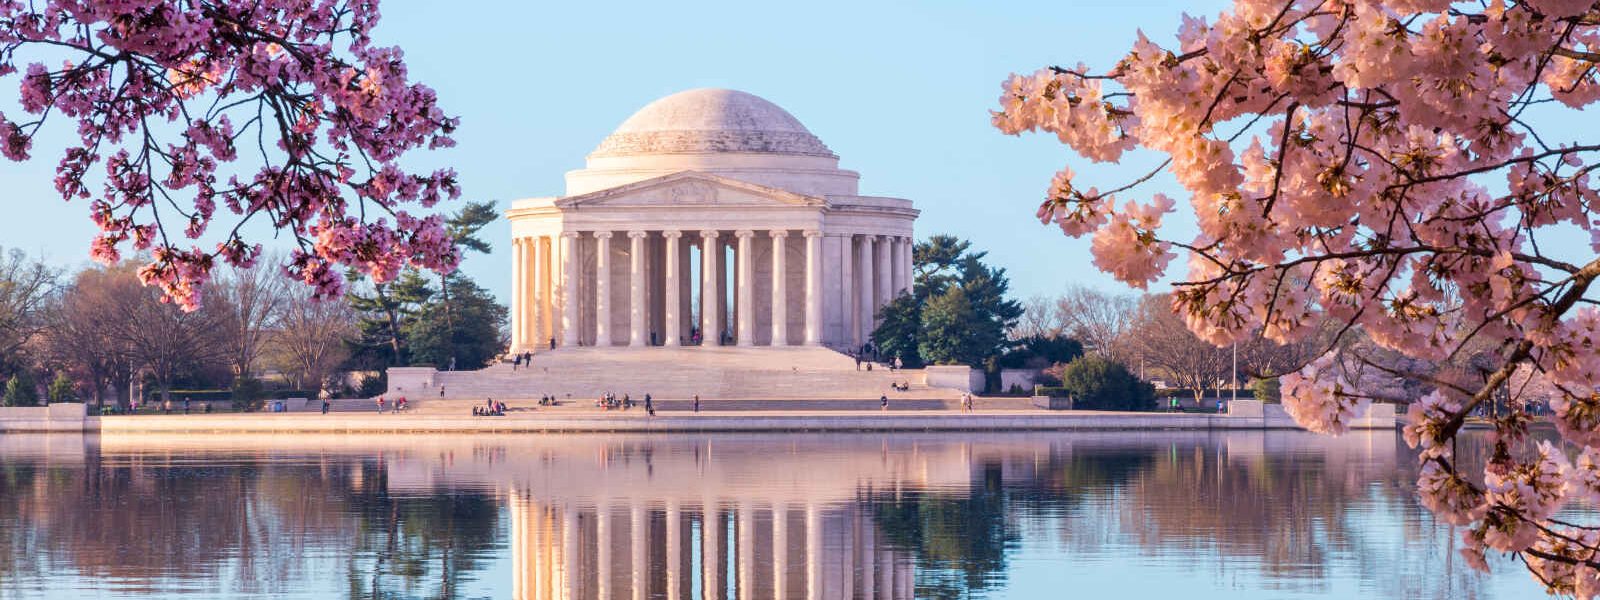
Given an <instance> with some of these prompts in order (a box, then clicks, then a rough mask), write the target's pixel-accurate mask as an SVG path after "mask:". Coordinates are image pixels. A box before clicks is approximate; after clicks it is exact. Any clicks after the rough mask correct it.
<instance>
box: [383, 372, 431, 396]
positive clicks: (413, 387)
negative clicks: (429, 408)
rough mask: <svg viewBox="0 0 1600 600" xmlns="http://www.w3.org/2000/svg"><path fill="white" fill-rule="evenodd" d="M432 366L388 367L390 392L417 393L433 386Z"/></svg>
mask: <svg viewBox="0 0 1600 600" xmlns="http://www.w3.org/2000/svg"><path fill="white" fill-rule="evenodd" d="M438 372H439V370H438V369H435V368H433V367H390V368H389V370H388V378H389V393H390V394H408V393H409V394H413V395H415V394H417V393H418V392H420V391H422V390H426V389H428V388H431V387H433V375H434V373H438Z"/></svg>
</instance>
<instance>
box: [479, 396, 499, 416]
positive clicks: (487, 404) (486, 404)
mask: <svg viewBox="0 0 1600 600" xmlns="http://www.w3.org/2000/svg"><path fill="white" fill-rule="evenodd" d="M472 416H474V417H504V416H506V403H504V402H499V401H497V400H495V399H494V398H484V399H483V406H477V405H473V407H472Z"/></svg>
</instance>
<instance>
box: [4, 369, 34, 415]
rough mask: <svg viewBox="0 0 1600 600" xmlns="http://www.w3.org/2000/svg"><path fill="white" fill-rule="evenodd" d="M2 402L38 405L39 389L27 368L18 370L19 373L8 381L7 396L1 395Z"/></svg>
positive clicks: (16, 404) (5, 403)
mask: <svg viewBox="0 0 1600 600" xmlns="http://www.w3.org/2000/svg"><path fill="white" fill-rule="evenodd" d="M0 404H4V405H6V406H38V405H39V390H38V389H37V387H36V386H35V385H34V383H33V375H32V374H30V373H29V372H28V370H27V369H21V370H18V371H17V374H16V375H15V376H13V377H12V378H11V381H7V382H6V393H5V396H3V397H0Z"/></svg>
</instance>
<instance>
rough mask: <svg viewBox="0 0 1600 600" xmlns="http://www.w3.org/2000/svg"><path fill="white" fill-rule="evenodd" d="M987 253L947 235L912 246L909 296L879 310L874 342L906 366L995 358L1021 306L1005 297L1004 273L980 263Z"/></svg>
mask: <svg viewBox="0 0 1600 600" xmlns="http://www.w3.org/2000/svg"><path fill="white" fill-rule="evenodd" d="M987 254H988V253H986V252H977V251H973V250H972V244H971V243H970V242H967V241H966V240H962V239H960V238H957V237H955V236H951V235H935V236H932V237H930V238H928V239H927V240H926V241H923V242H919V243H917V244H916V246H915V247H914V248H913V249H912V261H913V266H914V269H913V270H914V274H913V275H914V278H913V279H914V280H913V284H912V291H911V294H910V295H909V296H903V297H901V298H898V299H896V300H895V301H893V302H891V303H889V304H888V305H885V306H884V308H883V309H881V311H880V313H879V316H880V317H881V324H880V325H879V327H878V329H877V330H876V331H874V332H873V336H872V337H873V341H874V342H875V343H877V344H878V347H879V348H880V349H882V350H883V351H884V353H885V354H887V355H890V356H899V357H901V358H902V360H904V361H905V363H906V364H907V366H920V365H922V364H924V363H939V364H965V365H972V366H977V365H980V364H982V363H984V362H985V361H986V360H988V359H991V358H994V357H996V356H998V355H999V354H1000V353H1001V351H1002V350H1004V349H1005V347H1006V331H1007V330H1008V329H1010V327H1011V326H1012V325H1013V324H1014V323H1016V320H1017V318H1018V317H1020V316H1022V305H1021V304H1018V303H1017V302H1016V301H1014V300H1009V299H1007V298H1006V292H1007V291H1008V290H1009V288H1010V282H1009V281H1007V280H1006V275H1005V269H1000V268H995V267H990V266H989V265H987V264H984V262H983V259H984V257H985V256H987Z"/></svg>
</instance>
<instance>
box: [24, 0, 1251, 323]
mask: <svg viewBox="0 0 1600 600" xmlns="http://www.w3.org/2000/svg"><path fill="white" fill-rule="evenodd" d="M1222 4H1223V3H1222V2H1216V1H1206V2H1178V1H1153V0H1152V1H1145V0H1133V1H1123V2H1100V1H1094V2H1062V3H1048V2H919V3H912V2H876V1H871V2H869V1H861V0H858V1H839V0H819V1H814V2H804V3H781V4H780V3H768V2H735V1H709V2H699V1H697V2H679V3H643V2H614V1H590V2H509V1H507V2H502V1H496V2H471V3H447V2H423V1H416V0H409V1H407V0H386V1H385V2H384V3H383V14H384V17H383V21H382V22H381V24H380V25H379V27H378V30H377V33H376V39H377V41H378V43H379V44H382V45H396V46H400V47H401V48H403V49H404V50H405V53H406V61H407V63H408V65H409V67H410V69H411V74H412V76H413V78H414V79H416V80H418V81H421V82H424V83H427V84H428V85H430V86H432V87H433V88H435V89H436V90H437V91H438V93H439V97H440V104H441V105H442V106H443V107H444V109H445V110H446V111H447V112H449V113H452V114H454V115H458V116H460V117H461V121H462V123H461V129H460V131H459V134H458V135H457V136H456V139H457V141H458V145H457V147H456V148H454V149H450V150H446V151H439V152H433V153H423V154H420V155H418V156H417V157H415V164H417V165H419V166H426V167H427V168H429V169H431V168H433V167H434V166H437V165H449V166H453V167H454V168H456V169H457V170H458V171H459V172H460V175H461V182H462V185H463V188H464V192H465V198H467V199H474V200H485V199H492V200H496V201H498V202H499V203H500V205H501V206H502V207H504V206H506V205H507V203H509V201H511V200H513V199H516V198H525V197H533V196H554V195H560V194H562V192H563V179H562V177H563V174H564V173H565V172H566V171H568V170H572V169H577V168H581V167H582V166H583V159H584V155H586V154H587V153H588V152H589V151H591V150H592V149H593V148H594V147H595V145H596V144H598V143H599V142H600V140H601V139H602V138H604V137H605V136H606V134H608V133H610V132H611V130H612V129H614V128H615V127H616V126H617V125H618V124H620V123H621V122H622V121H623V120H624V119H626V118H627V117H628V116H629V115H630V114H632V113H633V112H634V111H635V110H638V109H639V108H640V107H642V106H644V105H645V104H647V103H649V102H650V101H652V100H654V99H656V98H659V97H661V96H665V95H668V94H671V93H673V92H677V91H681V90H685V89H690V88H697V87H725V88H733V89H739V90H744V91H747V92H751V93H754V94H756V95H759V96H762V97H765V98H766V99H768V100H771V101H772V102H774V103H776V104H778V105H779V106H782V107H784V108H785V109H787V110H788V111H789V112H790V113H792V114H794V115H795V116H796V117H797V118H799V119H800V121H801V122H802V123H804V124H805V125H806V126H807V127H808V128H810V129H811V131H812V132H813V133H815V134H816V135H817V136H818V137H820V138H821V139H822V140H823V142H824V143H826V144H828V146H829V147H830V148H831V149H832V150H833V151H834V153H835V154H838V155H839V156H840V159H841V160H840V165H841V167H843V168H846V169H851V170H855V171H858V172H860V173H861V191H862V193H864V194H870V195H884V196H896V197H902V198H909V199H911V200H913V201H915V202H916V206H917V208H919V209H921V210H922V215H921V217H920V218H919V219H918V220H917V225H916V229H917V236H918V238H919V239H920V238H925V237H926V236H928V235H930V234H934V233H950V234H955V235H957V236H960V237H963V238H967V239H970V240H972V241H973V242H974V245H975V246H976V247H977V248H979V249H982V250H987V251H988V252H989V256H990V258H991V260H992V261H993V263H995V264H997V265H999V266H1001V267H1004V268H1006V269H1007V270H1008V272H1009V275H1010V277H1011V282H1012V290H1013V293H1014V295H1015V296H1016V297H1017V298H1026V297H1028V296H1031V295H1038V294H1042V295H1049V294H1053V293H1055V292H1058V291H1060V290H1062V289H1063V288H1065V287H1066V286H1067V285H1069V284H1072V283H1083V284H1087V285H1091V286H1094V287H1099V288H1103V289H1108V290H1125V289H1126V288H1124V287H1123V286H1121V285H1120V284H1117V283H1116V282H1115V281H1113V280H1112V279H1111V278H1110V277H1108V276H1105V275H1103V274H1101V273H1099V272H1098V271H1097V270H1095V269H1094V267H1093V266H1092V265H1091V264H1090V262H1089V261H1090V257H1089V254H1088V241H1087V240H1073V239H1069V238H1067V237H1065V236H1063V235H1061V233H1060V231H1059V230H1058V229H1056V228H1054V227H1046V226H1042V225H1040V224H1039V223H1038V221H1037V220H1035V219H1034V216H1033V213H1034V210H1035V208H1036V207H1037V206H1038V203H1039V201H1040V200H1041V199H1042V195H1043V192H1044V189H1045V187H1046V186H1047V185H1048V184H1049V182H1050V178H1051V176H1052V174H1053V173H1054V172H1055V171H1056V170H1057V169H1059V168H1060V167H1061V166H1062V165H1063V164H1065V163H1068V162H1070V164H1072V166H1073V168H1074V169H1075V170H1076V171H1077V172H1078V173H1079V176H1080V182H1084V181H1088V180H1091V179H1092V180H1094V181H1095V182H1097V183H1101V184H1111V185H1113V186H1114V185H1116V184H1119V183H1122V182H1124V181H1126V180H1127V179H1129V178H1130V175H1131V174H1134V173H1137V172H1139V167H1144V168H1149V166H1150V165H1153V164H1154V163H1153V162H1152V161H1151V159H1150V157H1149V156H1148V155H1142V156H1141V155H1134V156H1133V157H1132V158H1131V159H1130V160H1129V161H1127V162H1125V163H1124V164H1122V165H1091V164H1090V163H1088V162H1087V161H1084V160H1081V159H1078V158H1076V157H1075V156H1074V157H1072V158H1071V159H1070V160H1069V158H1068V157H1069V154H1070V152H1069V151H1068V150H1067V149H1066V147H1065V146H1062V145H1061V144H1059V143H1058V142H1056V141H1055V139H1054V137H1053V136H1046V135H1039V134H1033V135H1024V136H1023V137H1021V138H1016V137H1010V136H1005V135H1002V134H1000V133H999V132H998V131H996V130H995V129H994V128H992V127H991V126H990V125H989V116H988V111H989V110H991V109H993V108H995V107H996V102H997V98H998V96H999V90H1000V87H999V85H1000V82H1001V81H1002V80H1003V79H1004V78H1005V77H1006V76H1007V75H1008V74H1009V73H1011V72H1013V71H1025V72H1028V71H1032V70H1034V69H1036V68H1038V67H1040V66H1044V65H1049V64H1074V63H1077V62H1079V61H1082V62H1086V63H1088V64H1090V65H1091V66H1092V67H1096V68H1100V69H1104V68H1107V67H1109V66H1110V65H1112V64H1114V63H1115V61H1116V60H1117V59H1118V58H1120V57H1121V56H1122V55H1124V54H1125V53H1126V52H1127V50H1128V48H1129V47H1130V46H1131V45H1132V43H1133V41H1134V39H1135V36H1136V32H1137V31H1138V30H1139V29H1143V30H1144V31H1145V33H1146V34H1147V35H1149V36H1150V37H1151V38H1152V39H1155V40H1157V41H1159V42H1162V43H1163V44H1164V45H1174V44H1173V42H1172V36H1173V33H1174V31H1176V28H1177V25H1178V23H1179V14H1180V13H1181V12H1183V11H1189V12H1191V13H1194V14H1203V15H1207V16H1214V15H1215V14H1216V13H1217V12H1218V10H1220V8H1221V6H1222ZM463 6H466V7H468V8H465V9H463V8H462V7H463ZM15 102H16V79H15V78H6V79H4V80H3V83H0V110H7V111H8V112H9V111H12V110H16V109H15V108H14V107H15ZM54 125H55V127H54V131H53V132H52V133H53V135H52V136H51V137H48V138H41V139H40V140H39V141H37V142H36V143H35V146H34V155H35V159H34V160H33V161H31V162H29V163H26V164H17V163H10V162H0V190H4V192H3V195H0V197H3V198H5V205H6V208H7V213H6V214H7V215H8V216H9V217H11V218H9V219H5V220H0V246H5V247H15V248H22V249H24V250H26V251H28V252H29V253H32V254H35V255H40V254H42V255H44V256H45V257H46V258H47V259H48V260H49V261H50V262H52V263H55V264H59V265H63V266H70V267H76V266H82V265H85V264H87V263H88V241H89V238H90V236H91V235H92V233H93V231H94V229H93V225H92V224H91V223H90V222H89V220H88V217H87V215H88V203H87V202H82V201H78V202H72V203H63V202H62V201H61V200H60V198H59V196H58V195H57V194H56V192H55V190H54V188H53V184H52V182H51V179H52V177H53V175H54V173H53V169H54V164H55V162H56V161H57V160H58V159H59V156H60V152H61V148H62V147H63V144H64V142H65V141H66V139H67V137H66V136H67V135H68V134H70V129H69V127H70V126H69V125H68V124H67V123H65V122H64V121H57V122H56V123H54ZM1153 183H1154V184H1155V185H1153V186H1149V187H1148V188H1147V189H1146V191H1145V192H1144V193H1142V194H1141V197H1148V194H1150V193H1154V192H1156V191H1167V192H1169V193H1172V192H1175V191H1176V190H1177V187H1176V184H1175V183H1173V182H1172V179H1171V177H1170V176H1167V175H1163V176H1161V177H1159V178H1158V179H1157V180H1155V181H1154V182H1153ZM1174 197H1177V198H1186V197H1187V195H1186V194H1177V193H1174ZM1169 218H1170V219H1171V221H1170V222H1172V223H1175V224H1177V225H1178V226H1179V227H1181V228H1187V230H1188V231H1189V232H1192V230H1193V229H1192V222H1193V217H1192V215H1191V214H1190V211H1189V210H1188V208H1187V207H1186V206H1182V205H1181V204H1180V207H1179V211H1178V213H1177V214H1175V215H1173V216H1171V217H1169ZM1180 231H1181V230H1180ZM1189 235H1190V234H1189V233H1184V234H1182V235H1180V236H1179V237H1183V238H1185V239H1186V238H1187V237H1189ZM486 236H487V238H488V239H489V240H490V241H491V242H492V243H494V244H495V252H494V253H493V254H492V255H490V256H487V257H485V256H472V257H470V258H469V259H468V260H467V262H466V264H465V266H464V268H465V270H466V272H467V273H468V274H469V275H471V276H473V277H474V278H476V279H477V280H478V281H479V282H481V283H482V284H483V285H485V286H486V287H488V288H489V289H490V290H492V291H494V292H495V293H496V295H497V296H499V297H501V298H502V299H504V298H506V293H507V291H508V290H509V288H510V258H509V252H508V251H507V246H508V245H509V239H508V237H507V236H509V230H508V227H507V225H506V223H505V222H504V221H501V222H497V223H495V224H494V225H492V226H491V227H490V228H489V229H488V231H487V232H486ZM1182 264H1183V260H1182V259H1179V260H1175V261H1173V267H1174V268H1175V269H1181V268H1182Z"/></svg>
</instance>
